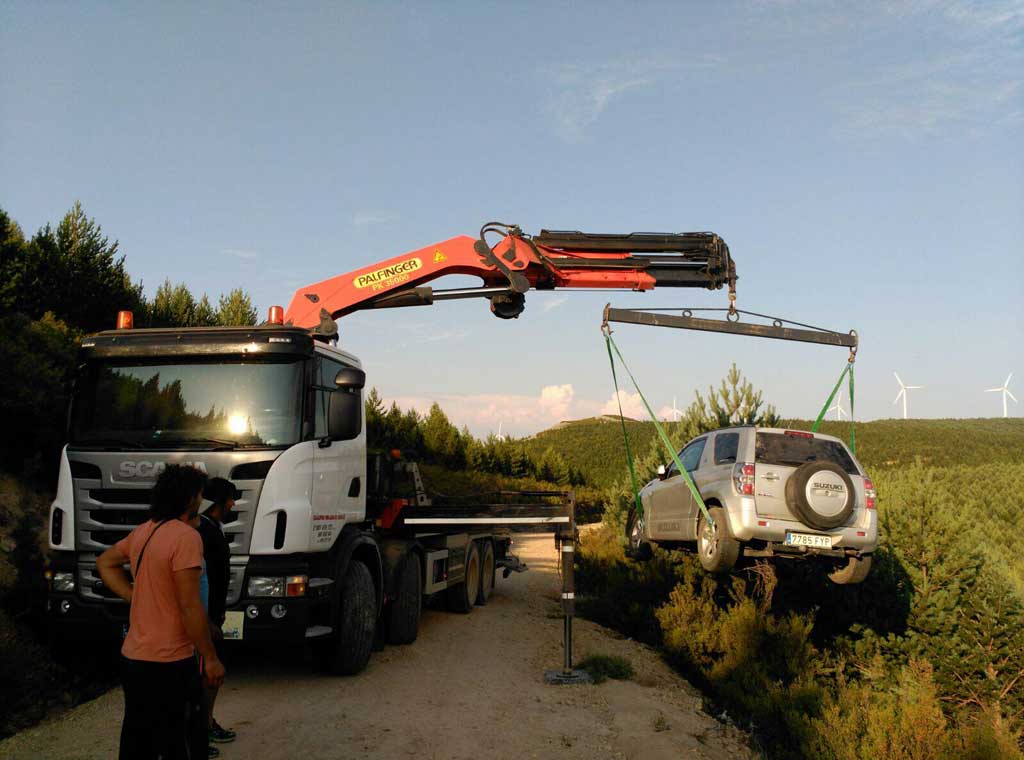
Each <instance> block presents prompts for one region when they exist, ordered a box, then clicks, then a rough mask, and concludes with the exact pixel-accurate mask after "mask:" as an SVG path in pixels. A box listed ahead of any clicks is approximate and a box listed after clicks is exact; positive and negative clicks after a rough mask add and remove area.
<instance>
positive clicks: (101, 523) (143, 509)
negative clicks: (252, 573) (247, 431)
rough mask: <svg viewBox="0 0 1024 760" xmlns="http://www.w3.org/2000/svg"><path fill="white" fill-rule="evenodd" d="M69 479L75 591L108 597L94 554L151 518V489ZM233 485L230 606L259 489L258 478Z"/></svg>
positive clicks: (238, 593)
mask: <svg viewBox="0 0 1024 760" xmlns="http://www.w3.org/2000/svg"><path fill="white" fill-rule="evenodd" d="M97 469H99V468H97ZM73 482H74V491H75V513H76V519H75V534H76V535H75V548H76V549H77V550H78V551H79V552H81V554H80V559H81V561H80V564H79V583H78V588H79V593H80V594H81V595H82V596H83V597H84V598H86V599H91V600H94V601H100V600H108V601H109V597H108V594H109V592H106V590H105V589H102V588H97V587H96V585H95V584H96V583H97V582H98V581H99V575H98V573H97V572H96V562H95V560H96V556H97V555H99V554H101V553H102V552H103V551H104V550H106V549H107V548H109V547H110V546H112V545H114V544H116V543H117V542H118V541H120V540H121V539H122V538H124V537H125V536H127V535H128V534H129V533H130V532H131V531H132V530H134V529H135V528H136V527H137V526H139V525H142V524H143V523H144V522H146V521H147V520H148V519H149V498H150V489H149V488H139V487H138V486H137V485H136V486H134V487H126V488H117V487H116V486H113V487H104V480H101V479H100V478H96V477H90V478H80V477H74V478H73ZM234 483H235V486H236V487H237V488H238V489H239V490H240V491H241V492H242V498H240V499H238V500H237V501H236V502H235V508H234V509H233V510H232V514H233V515H234V519H233V520H232V521H231V522H230V523H227V524H225V526H224V534H225V535H226V536H227V539H228V542H229V545H230V547H231V555H232V556H231V572H230V580H229V584H228V604H229V605H230V604H234V603H236V602H237V601H238V599H239V597H240V596H241V592H242V582H243V579H244V574H245V566H246V563H247V561H248V554H249V540H250V537H251V535H252V523H253V517H254V515H255V513H256V506H257V504H258V503H259V498H260V491H261V490H262V489H263V480H262V478H260V479H253V480H243V479H240V478H239V479H235V480H234Z"/></svg>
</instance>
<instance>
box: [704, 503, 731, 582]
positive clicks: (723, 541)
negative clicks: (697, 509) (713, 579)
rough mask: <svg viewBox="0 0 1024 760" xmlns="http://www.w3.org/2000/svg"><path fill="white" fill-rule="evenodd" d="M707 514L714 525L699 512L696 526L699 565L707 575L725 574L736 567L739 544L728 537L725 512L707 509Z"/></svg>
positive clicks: (713, 508) (716, 508)
mask: <svg viewBox="0 0 1024 760" xmlns="http://www.w3.org/2000/svg"><path fill="white" fill-rule="evenodd" d="M708 514H710V515H711V520H712V522H713V523H714V525H712V524H711V523H709V522H708V521H707V520H706V519H705V517H704V513H703V512H701V515H700V520H699V521H698V524H697V555H698V556H699V557H700V564H701V567H703V568H704V569H705V570H707V571H708V572H709V573H727V572H729V571H730V570H732V569H733V567H735V566H736V560H737V559H738V558H739V556H740V542H739V541H737V540H736V539H735V538H733V537H732V536H730V535H729V523H728V522H727V521H726V519H725V510H724V509H722V508H721V507H708Z"/></svg>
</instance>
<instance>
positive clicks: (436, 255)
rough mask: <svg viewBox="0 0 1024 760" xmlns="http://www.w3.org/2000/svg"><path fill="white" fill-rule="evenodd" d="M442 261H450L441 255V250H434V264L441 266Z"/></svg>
mask: <svg viewBox="0 0 1024 760" xmlns="http://www.w3.org/2000/svg"><path fill="white" fill-rule="evenodd" d="M442 261H448V257H447V256H445V255H444V254H443V253H441V249H440V248H436V249H435V250H434V263H435V264H440V263H441V262H442Z"/></svg>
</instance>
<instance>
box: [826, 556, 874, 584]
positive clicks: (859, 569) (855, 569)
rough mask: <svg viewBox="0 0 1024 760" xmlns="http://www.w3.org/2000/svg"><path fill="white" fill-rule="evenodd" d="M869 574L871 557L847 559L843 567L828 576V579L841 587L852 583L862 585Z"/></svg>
mask: <svg viewBox="0 0 1024 760" xmlns="http://www.w3.org/2000/svg"><path fill="white" fill-rule="evenodd" d="M869 572H871V555H870V554H869V555H868V556H866V557H849V558H848V559H847V560H846V564H845V565H840V567H839V568H838V569H837V570H834V571H833V572H831V573H829V574H828V579H829V580H830V581H832V582H833V583H838V584H839V585H841V586H845V585H849V584H852V583H863V582H864V579H865V578H867V577H868V573H869Z"/></svg>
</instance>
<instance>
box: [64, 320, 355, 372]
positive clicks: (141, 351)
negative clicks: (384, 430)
mask: <svg viewBox="0 0 1024 760" xmlns="http://www.w3.org/2000/svg"><path fill="white" fill-rule="evenodd" d="M314 353H321V354H324V355H327V356H332V357H333V358H336V359H339V360H341V361H343V362H345V363H347V364H352V365H354V366H357V367H358V366H360V362H359V360H358V359H357V358H356V357H355V356H353V355H352V354H350V353H348V352H346V351H342V350H341V349H339V348H337V347H336V346H332V345H329V344H327V343H324V342H323V341H319V340H316V339H314V337H313V334H312V333H311V332H310V331H309V330H306V329H304V328H301V327H293V326H291V325H260V326H254V327H248V326H246V327H186V328H180V327H179V328H162V327H161V328H144V329H138V330H135V329H132V330H104V331H103V332H99V333H95V334H93V335H89V336H86V337H85V338H83V339H82V345H81V351H80V358H81V359H82V360H89V359H145V358H150V357H176V356H178V357H184V356H191V357H195V356H201V357H215V356H239V355H241V356H253V357H259V356H289V355H290V356H312V355H313V354H314Z"/></svg>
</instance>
